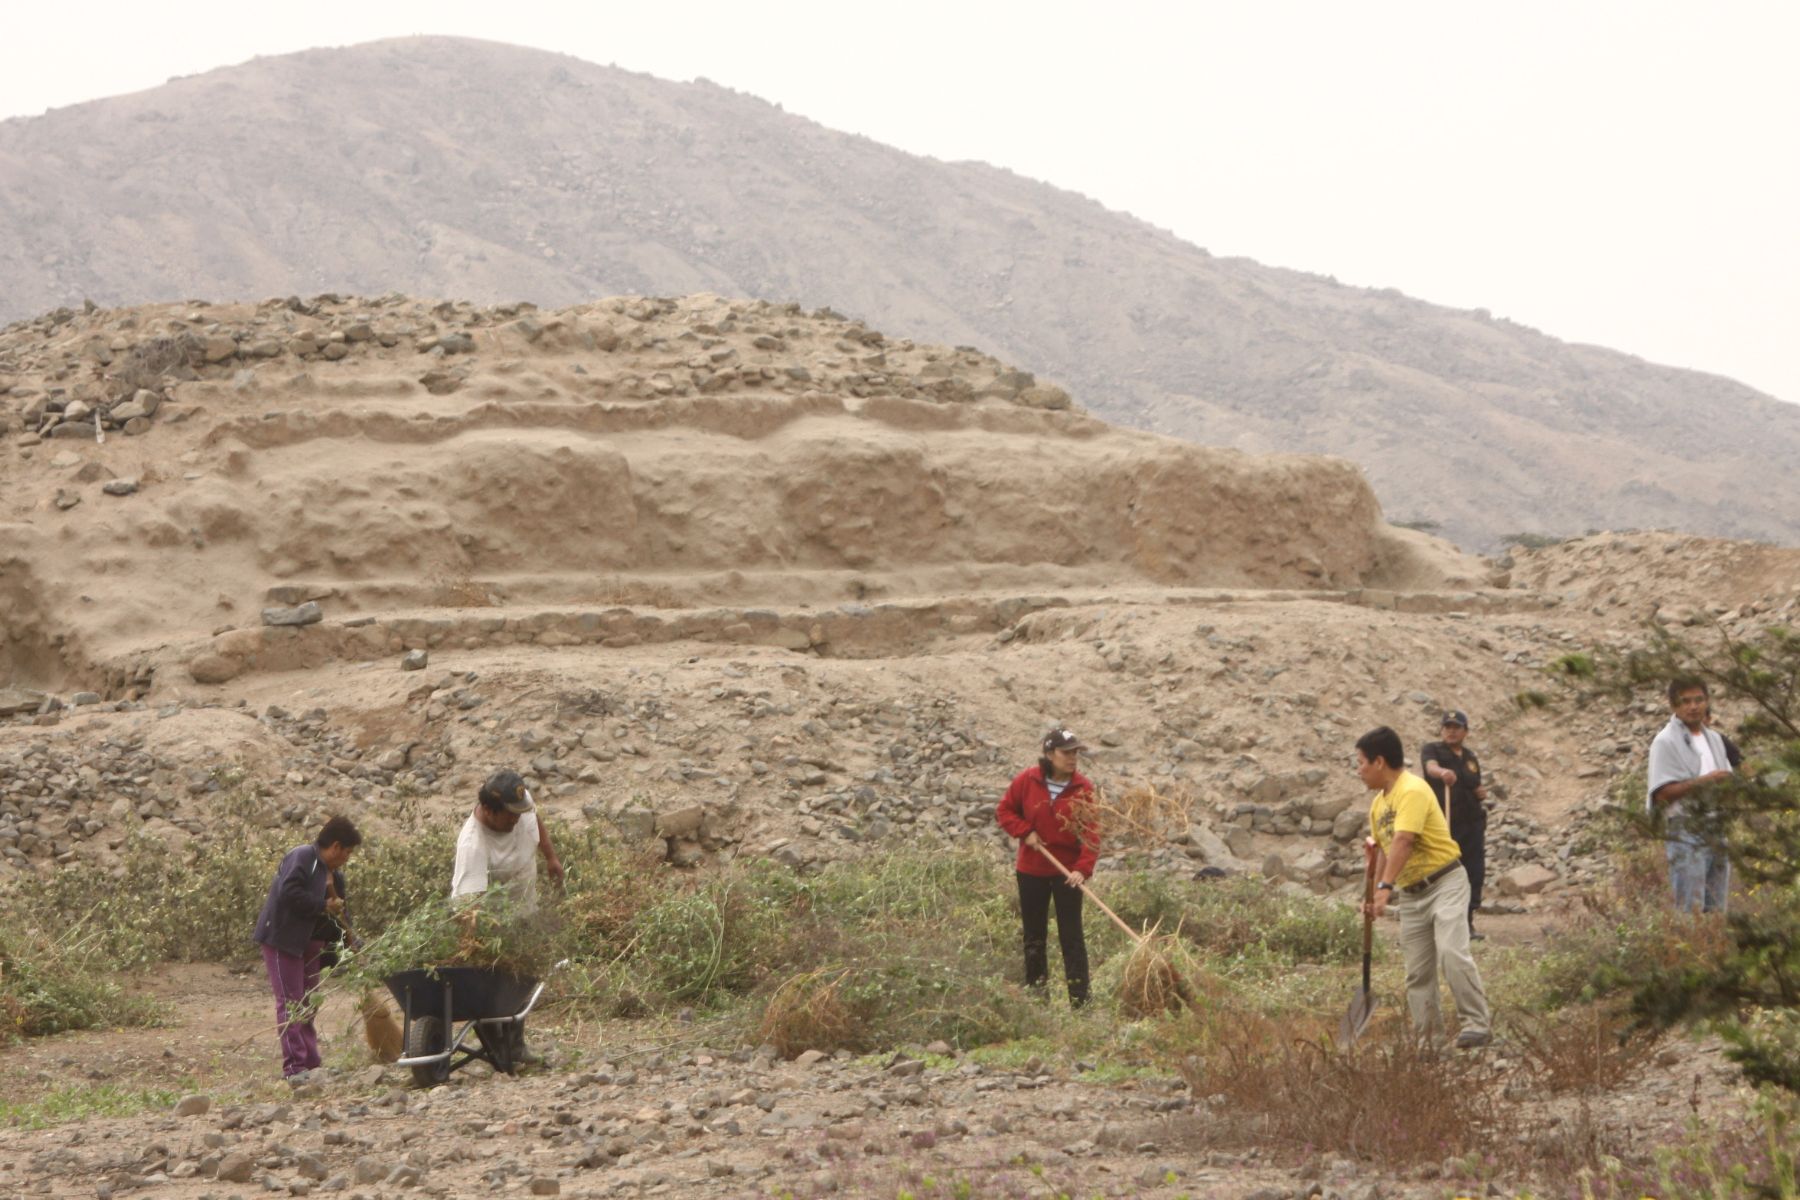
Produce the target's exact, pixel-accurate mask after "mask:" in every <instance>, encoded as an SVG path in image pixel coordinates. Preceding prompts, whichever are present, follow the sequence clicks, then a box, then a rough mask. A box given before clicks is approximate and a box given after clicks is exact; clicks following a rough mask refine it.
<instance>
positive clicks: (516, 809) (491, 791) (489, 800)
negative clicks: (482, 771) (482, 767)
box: [477, 771, 532, 813]
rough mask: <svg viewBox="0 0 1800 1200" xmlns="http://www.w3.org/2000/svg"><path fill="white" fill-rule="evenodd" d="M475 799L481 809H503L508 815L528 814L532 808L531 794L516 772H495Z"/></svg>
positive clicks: (523, 780) (521, 777)
mask: <svg viewBox="0 0 1800 1200" xmlns="http://www.w3.org/2000/svg"><path fill="white" fill-rule="evenodd" d="M477 799H479V800H480V801H481V804H482V807H483V808H492V809H505V810H506V811H507V812H509V813H528V812H530V811H531V808H532V804H531V793H530V792H529V791H528V790H526V787H525V779H524V777H523V776H521V775H520V774H519V773H518V772H517V771H495V772H494V773H493V774H492V775H489V776H488V781H487V782H486V783H484V784H482V785H481V794H480V795H479V796H478V797H477Z"/></svg>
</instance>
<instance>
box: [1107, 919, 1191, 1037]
mask: <svg viewBox="0 0 1800 1200" xmlns="http://www.w3.org/2000/svg"><path fill="white" fill-rule="evenodd" d="M1187 958H1188V955H1187V954H1186V952H1185V951H1184V950H1183V948H1182V943H1181V939H1180V938H1178V937H1175V936H1174V935H1172V934H1166V933H1158V932H1157V931H1156V930H1154V929H1152V930H1151V931H1150V932H1149V933H1148V934H1146V935H1145V936H1144V939H1143V940H1142V941H1140V942H1139V943H1138V944H1137V945H1136V946H1135V947H1133V948H1132V951H1131V954H1130V956H1129V957H1127V958H1126V960H1125V973H1124V974H1123V975H1121V976H1120V977H1119V1007H1120V1008H1122V1009H1124V1010H1125V1012H1126V1013H1127V1014H1128V1015H1130V1016H1132V1017H1134V1018H1141V1017H1153V1016H1160V1015H1162V1014H1163V1013H1172V1012H1180V1011H1181V1009H1182V1008H1184V1007H1188V1006H1191V1005H1192V1004H1193V1003H1194V989H1193V988H1192V987H1190V986H1189V984H1188V981H1187V979H1186V977H1185V976H1184V974H1183V972H1182V969H1181V964H1183V962H1184V960H1186V959H1187Z"/></svg>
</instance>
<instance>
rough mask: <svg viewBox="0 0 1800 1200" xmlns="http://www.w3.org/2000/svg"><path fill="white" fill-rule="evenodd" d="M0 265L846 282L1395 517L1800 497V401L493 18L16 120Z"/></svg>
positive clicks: (923, 323)
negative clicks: (1566, 338) (1178, 224)
mask: <svg viewBox="0 0 1800 1200" xmlns="http://www.w3.org/2000/svg"><path fill="white" fill-rule="evenodd" d="M1470 236H1480V233H1479V231H1478V230H1471V231H1470ZM1654 252H1655V251H1654V247H1646V248H1645V253H1646V254H1652V253H1654ZM0 279H4V280H5V282H6V286H5V288H4V289H3V290H0V320H4V319H14V318H22V317H27V316H31V315H34V314H36V313H39V312H42V311H44V310H46V309H49V308H51V307H53V306H58V305H70V304H78V303H79V302H80V301H81V300H82V299H83V298H92V299H94V300H96V301H99V302H102V303H107V304H113V303H137V302H142V301H150V300H165V299H168V298H170V297H172V296H182V295H200V296H207V297H213V298H229V297H241V298H247V299H256V298H260V297H264V296H268V295H277V294H287V293H290V292H297V293H310V292H317V291H321V290H327V289H329V290H347V291H359V292H368V293H375V292H381V291H385V290H386V289H389V288H399V289H403V290H406V291H410V292H414V293H419V294H439V295H457V296H468V297H471V298H474V299H476V300H480V301H502V300H517V299H530V300H533V301H537V302H540V303H547V304H559V305H560V304H572V303H579V302H583V301H587V300H591V299H592V298H593V297H595V296H600V295H608V294H614V293H621V292H630V293H663V294H670V293H681V292H692V291H714V292H720V293H727V294H736V295H749V296H757V297H763V298H767V299H770V300H774V301H799V302H802V303H804V304H806V305H808V306H814V305H830V306H833V307H835V308H837V309H839V310H841V311H845V312H849V313H853V314H855V315H857V316H860V317H864V318H866V319H868V320H869V321H870V322H872V323H873V324H875V325H877V326H879V327H881V328H883V329H885V330H887V331H888V332H889V333H890V334H892V335H895V336H907V337H915V338H918V339H919V340H921V341H936V342H944V343H947V344H960V343H971V344H977V345H980V346H981V347H983V348H984V349H985V350H988V351H990V352H992V353H994V354H997V355H998V356H1000V357H1001V358H1004V359H1007V360H1009V361H1012V362H1015V363H1018V364H1020V365H1021V366H1023V367H1025V368H1027V369H1029V370H1032V371H1035V372H1037V373H1039V374H1041V375H1043V376H1044V377H1046V379H1047V380H1055V381H1056V382H1059V383H1061V384H1062V385H1064V386H1065V387H1067V388H1068V389H1069V390H1071V391H1072V392H1073V393H1074V394H1075V397H1076V399H1077V400H1078V401H1079V403H1080V404H1081V405H1083V406H1085V407H1086V408H1088V409H1089V410H1091V411H1092V412H1094V413H1096V414H1097V415H1100V416H1102V417H1105V418H1107V419H1109V420H1112V421H1116V422H1121V423H1124V424H1128V425H1133V426H1137V427H1139V428H1144V429H1149V430H1154V431H1158V432H1164V433H1169V434H1174V435H1177V436H1180V437H1185V438H1189V439H1193V440H1197V441H1202V442H1207V443H1212V444H1216V445H1222V446H1231V447H1237V448H1242V449H1248V450H1254V451H1272V450H1301V451H1324V452H1329V453H1332V454H1337V455H1342V456H1345V457H1347V458H1350V459H1352V460H1353V461H1355V462H1357V463H1358V464H1360V465H1361V466H1362V467H1363V469H1364V470H1365V471H1366V472H1367V474H1368V476H1369V478H1370V480H1371V481H1372V483H1373V485H1374V488H1375V491H1376V493H1377V494H1378V495H1379V496H1380V497H1381V498H1382V500H1383V502H1384V504H1385V507H1386V509H1387V511H1388V512H1389V513H1390V514H1391V515H1392V516H1393V517H1395V518H1398V519H1411V520H1426V521H1434V522H1437V523H1439V524H1440V525H1441V527H1442V529H1443V530H1444V531H1445V532H1446V533H1447V534H1449V535H1450V536H1453V537H1454V538H1456V539H1458V540H1460V541H1462V542H1463V543H1464V544H1469V545H1482V544H1488V543H1491V542H1492V541H1494V540H1495V539H1496V538H1498V537H1500V536H1501V535H1504V534H1506V533H1508V532H1515V531H1534V532H1546V533H1569V532H1579V531H1581V530H1583V529H1586V528H1588V527H1615V528H1616V527H1648V526H1674V527H1679V528H1682V529H1686V530H1691V531H1696V532H1705V533H1715V534H1727V535H1735V536H1745V537H1757V538H1768V539H1774V540H1778V541H1791V540H1793V539H1794V538H1795V536H1796V532H1797V527H1796V523H1795V518H1794V516H1793V514H1794V513H1796V512H1800V471H1796V470H1795V467H1796V466H1797V465H1800V410H1796V409H1794V408H1792V407H1790V406H1788V405H1784V404H1781V403H1779V402H1777V401H1775V400H1773V399H1772V398H1770V397H1767V396H1764V395H1761V394H1759V393H1756V392H1754V391H1752V390H1750V389H1748V388H1746V387H1743V386H1741V385H1739V384H1736V383H1733V382H1731V381H1729V380H1725V379H1721V378H1717V377H1713V376H1708V375H1703V374H1698V373H1694V372H1689V371H1678V370H1674V369H1670V368H1664V367H1658V366H1655V365H1652V364H1649V363H1645V362H1643V361H1641V360H1639V359H1636V358H1632V357H1629V356H1626V355H1622V354H1618V353H1614V352H1611V351H1607V350H1603V349H1598V348H1594V347H1587V346H1572V345H1568V344H1565V343H1562V342H1559V341H1557V340H1555V339H1554V338H1551V337H1548V336H1545V335H1543V334H1541V333H1538V332H1536V331H1533V330H1530V329H1527V328H1523V327H1521V326H1518V325H1516V324H1512V323H1510V322H1507V321H1504V320H1494V319H1491V318H1490V317H1489V316H1488V315H1487V314H1485V313H1483V312H1480V311H1476V312H1460V311H1453V310H1449V309H1444V308H1438V307H1434V306H1432V305H1430V304H1426V303H1423V302H1420V301H1417V300H1413V299H1409V298H1407V297H1405V296H1402V295H1400V294H1398V293H1396V292H1392V291H1367V290H1360V289H1355V288H1348V287H1343V286H1340V285H1338V284H1337V283H1335V282H1334V281H1331V280H1328V279H1323V278H1320V277H1317V276H1310V275H1304V274H1299V273H1295V272H1291V271H1282V270H1275V269H1271V268H1267V267H1263V266H1260V265H1258V264H1256V263H1253V262H1250V261H1247V260H1242V259H1218V258H1214V257H1213V256H1211V255H1209V254H1208V253H1207V252H1206V251H1204V250H1202V249H1200V248H1199V247H1196V246H1194V245H1191V244H1189V243H1186V242H1183V241H1181V240H1180V239H1178V238H1176V237H1174V236H1172V235H1170V234H1168V233H1166V232H1163V231H1160V230H1157V229H1154V228H1152V227H1150V226H1148V225H1146V224H1144V223H1143V222H1140V221H1137V220H1135V219H1133V218H1131V217H1129V216H1127V215H1124V214H1121V213H1116V212H1110V211H1108V210H1106V209H1105V208H1103V207H1102V206H1101V205H1099V204H1096V203H1094V202H1093V201H1091V200H1088V199H1085V198H1083V197H1080V196H1076V195H1073V194H1070V193H1068V192H1064V191H1059V190H1057V189H1056V188H1053V187H1050V186H1048V185H1045V184H1042V183H1038V182H1035V181H1031V180H1027V179H1022V178H1020V177H1018V176H1016V175H1013V174H1011V173H1010V172H1007V171H1004V170H997V169H995V168H992V167H989V166H985V165H981V164H970V163H942V162H937V161H933V160H930V159H925V158H919V157H915V156H911V155H907V154H903V153H900V152H899V151H896V150H892V149H890V148H887V147H884V146H881V145H878V144H876V143H873V142H870V141H868V140H866V139H862V138H856V137H850V136H846V135H844V134H840V133H836V132H833V131H831V130H828V129H824V128H822V127H820V126H818V125H816V124H813V123H811V122H809V121H805V120H803V119H800V118H797V117H794V116H792V115H789V114H786V113H783V112H782V111H781V110H780V109H779V108H778V107H776V106H772V105H770V104H767V103H765V102H763V101H761V100H758V99H755V98H753V97H750V96H745V95H741V94H738V93H735V92H732V91H729V90H726V89H723V88H720V87H717V86H714V85H711V84H708V83H704V82H698V83H693V84H675V83H669V82H665V81H661V80H657V79H652V78H649V77H647V76H643V75H636V74H632V73H629V72H625V71H621V70H617V69H614V68H608V67H601V66H596V65H593V64H590V63H585V62H581V61H578V60H575V59H572V58H567V57H564V56H559V55H555V54H550V53H545V52H541V51H535V50H525V49H519V48H514V47H507V46H501V45H494V44H488V43H481V42H474V41H464V40H455V39H443V38H420V39H406V40H399V41H390V42H381V43H375V44H370V45H363V46H357V47H351V48H347V49H335V50H315V51H308V52H306V53H302V54H295V55H288V56H284V57H280V58H273V59H261V60H256V61H253V62H250V63H247V64H244V65H241V66H237V67H232V68H229V69H224V70H219V71H213V72H210V73H208V74H205V75H202V76H198V77H193V78H187V79H180V80H173V81H171V82H170V83H168V84H167V85H165V86H163V87H160V88H156V89H153V90H151V91H147V92H143V93H139V94H136V95H130V96H122V97H116V98H113V99H109V100H104V101H98V102H95V103H91V104H84V105H79V106H75V107H72V108H67V109H63V110H59V111H56V112H52V113H48V114H46V115H44V116H42V117H37V118H31V119H21V120H13V121H8V122H5V123H4V124H0ZM7 385H8V381H7V380H6V379H4V378H0V392H3V389H4V388H5V387H6V386H7Z"/></svg>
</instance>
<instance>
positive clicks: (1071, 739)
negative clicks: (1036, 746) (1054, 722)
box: [1044, 726, 1087, 754]
mask: <svg viewBox="0 0 1800 1200" xmlns="http://www.w3.org/2000/svg"><path fill="white" fill-rule="evenodd" d="M1086 749H1087V747H1086V746H1084V745H1082V744H1081V739H1080V738H1078V737H1076V736H1075V734H1074V732H1073V731H1072V730H1068V729H1063V728H1061V727H1060V726H1059V727H1057V728H1055V729H1052V730H1051V731H1050V732H1049V733H1046V734H1045V735H1044V753H1045V754H1048V753H1050V752H1051V751H1052V750H1086Z"/></svg>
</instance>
